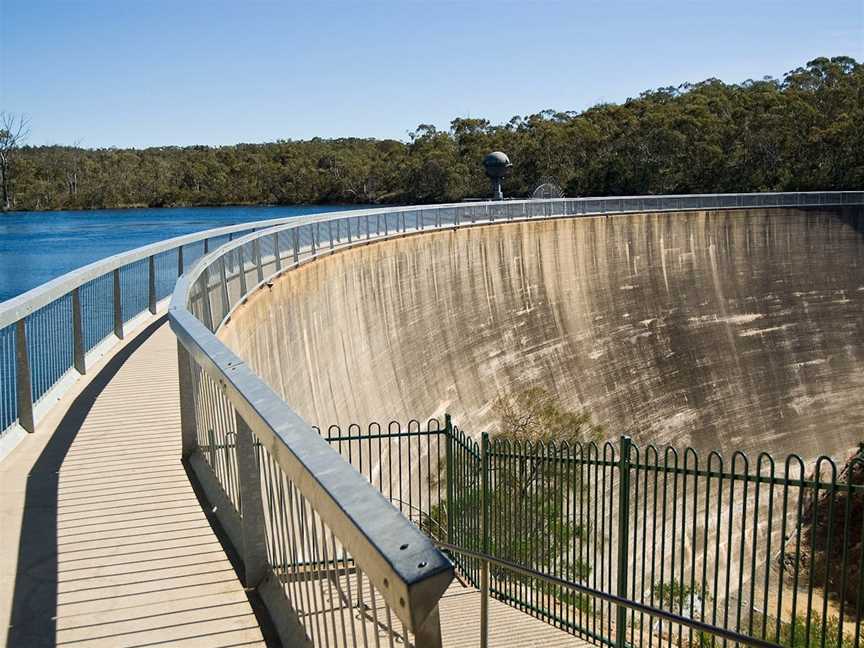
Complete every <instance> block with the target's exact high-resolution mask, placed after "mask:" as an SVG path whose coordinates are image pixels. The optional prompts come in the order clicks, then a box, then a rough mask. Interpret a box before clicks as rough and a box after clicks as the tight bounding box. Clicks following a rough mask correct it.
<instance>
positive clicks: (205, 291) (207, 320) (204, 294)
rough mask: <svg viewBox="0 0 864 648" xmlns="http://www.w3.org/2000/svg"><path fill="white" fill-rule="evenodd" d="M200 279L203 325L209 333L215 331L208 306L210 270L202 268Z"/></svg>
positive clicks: (211, 313) (209, 306) (211, 312)
mask: <svg viewBox="0 0 864 648" xmlns="http://www.w3.org/2000/svg"><path fill="white" fill-rule="evenodd" d="M201 279H202V282H201V283H202V290H201V298H202V300H203V302H204V325H205V326H206V327H207V328H208V330H210V331H211V332H212V331H214V330H215V328H214V323H213V308H212V306H211V305H210V268H209V267H207V268H204V272H202V273H201Z"/></svg>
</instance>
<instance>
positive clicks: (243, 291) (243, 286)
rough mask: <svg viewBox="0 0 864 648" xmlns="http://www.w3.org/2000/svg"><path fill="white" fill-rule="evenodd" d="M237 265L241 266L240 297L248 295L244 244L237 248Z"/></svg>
mask: <svg viewBox="0 0 864 648" xmlns="http://www.w3.org/2000/svg"><path fill="white" fill-rule="evenodd" d="M237 266H238V267H239V268H240V298H241V299H243V298H245V297H246V291H247V286H246V262H245V261H244V259H243V246H242V245H241V246H240V247H238V248H237Z"/></svg>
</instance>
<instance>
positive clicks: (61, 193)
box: [10, 56, 864, 209]
mask: <svg viewBox="0 0 864 648" xmlns="http://www.w3.org/2000/svg"><path fill="white" fill-rule="evenodd" d="M862 96H864V66H862V65H860V64H858V63H857V62H856V61H855V60H854V59H851V58H849V57H843V56H838V57H834V58H830V59H829V58H824V57H822V58H817V59H815V60H813V61H810V62H809V63H807V65H806V66H804V67H800V68H797V69H795V70H792V71H791V72H789V73H788V74H786V75H785V77H784V79H783V80H777V79H770V78H767V79H763V80H760V81H752V80H748V81H745V82H743V83H740V84H726V83H723V82H721V81H719V80H717V79H708V80H705V81H702V82H700V83H695V84H684V85H681V86H679V87H677V88H660V89H657V90H650V91H647V92H643V93H642V94H640V95H639V96H638V97H637V98H634V99H629V100H628V101H626V102H625V103H623V104H620V105H618V104H601V105H597V106H594V107H592V108H589V109H588V110H585V111H584V112H581V113H574V112H556V111H551V110H545V111H542V112H540V113H538V114H535V115H530V116H526V117H520V116H517V117H514V118H513V119H511V120H510V121H509V122H507V123H506V124H497V125H496V124H490V123H489V122H488V121H486V120H483V119H465V118H457V119H454V120H453V122H452V123H451V128H450V130H449V131H448V132H441V131H438V130H436V129H435V127H434V126H430V125H428V124H421V125H420V126H418V127H417V129H416V131H414V132H413V133H411V134H410V139H409V141H408V142H399V141H394V140H383V141H377V140H372V139H353V138H352V139H333V140H322V139H318V138H316V139H312V140H308V141H277V142H275V143H271V144H238V145H236V146H224V147H217V148H213V147H206V146H193V147H185V148H177V147H161V148H150V149H145V150H136V149H99V150H85V149H80V148H74V147H62V146H40V147H23V148H21V149H19V150H18V151H17V156H16V163H15V166H14V173H13V174H12V176H11V183H10V192H11V196H12V201H13V208H15V209H59V208H65V209H70V208H99V207H118V206H148V205H149V206H167V205H210V204H251V203H272V204H289V203H332V202H345V203H379V202H380V203H432V202H446V201H455V200H460V199H462V198H465V197H471V196H473V197H482V196H487V195H488V192H489V185H488V181H487V180H486V178H485V177H484V175H483V171H482V168H481V160H482V158H483V155H484V154H485V153H487V152H488V151H490V150H495V149H500V150H504V151H506V152H507V153H508V154H509V156H510V159H511V160H513V162H514V173H513V176H512V177H511V178H509V179H508V180H507V181H506V183H505V192H506V193H507V194H508V195H511V196H525V195H527V194H528V193H529V192H530V191H531V189H532V188H533V186H534V184H535V183H536V182H537V181H538V180H539V179H540V178H541V177H544V176H553V177H555V178H558V179H559V180H560V182H561V183H562V186H563V187H564V189H565V192H566V194H567V195H569V196H577V195H626V194H661V193H694V192H736V191H796V190H802V191H803V190H813V189H823V190H828V189H855V188H860V187H862V186H864V128H861V124H864V101H862V100H861V97H862ZM35 127H37V128H38V124H36V125H35Z"/></svg>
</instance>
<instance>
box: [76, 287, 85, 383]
mask: <svg viewBox="0 0 864 648" xmlns="http://www.w3.org/2000/svg"><path fill="white" fill-rule="evenodd" d="M72 364H73V366H74V367H75V371H77V372H78V373H79V374H81V375H82V376H83V375H84V374H86V373H87V356H86V351H85V350H84V315H83V311H82V308H81V288H80V287H79V288H75V289H74V290H73V291H72Z"/></svg>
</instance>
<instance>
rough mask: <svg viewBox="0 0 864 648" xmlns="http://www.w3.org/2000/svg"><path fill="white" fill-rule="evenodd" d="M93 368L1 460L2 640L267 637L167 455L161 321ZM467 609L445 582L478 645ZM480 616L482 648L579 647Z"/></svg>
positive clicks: (166, 368) (476, 603)
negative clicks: (485, 642)
mask: <svg viewBox="0 0 864 648" xmlns="http://www.w3.org/2000/svg"><path fill="white" fill-rule="evenodd" d="M95 370H96V371H98V374H96V375H95V377H94V378H93V379H92V381H91V382H90V383H89V384H88V385H86V386H85V387H83V389H81V388H79V389H78V393H73V394H70V395H69V396H67V403H68V405H67V407H66V409H65V411H59V412H57V413H56V414H55V415H54V419H53V420H52V419H50V418H49V419H48V420H47V421H46V422H45V424H44V425H42V426H41V429H40V430H39V431H38V432H37V434H36V435H34V436H33V437H30V438H28V439H27V440H26V441H25V443H22V444H21V446H19V447H18V449H16V451H15V453H13V454H12V455H11V456H10V457H8V458H7V460H6V461H4V462H3V463H2V464H0V483H2V491H3V495H2V498H0V616H2V617H4V618H7V619H10V623H9V625H8V627H6V626H0V645H7V646H10V648H40V647H42V646H45V647H49V646H55V645H56V646H69V647H74V648H79V647H80V648H90V647H92V648H101V647H110V648H121V647H126V648H132V647H144V646H172V647H175V646H176V647H178V648H182V647H187V646H202V647H205V646H206V647H207V648H219V647H222V648H227V647H229V646H265V645H266V643H265V641H264V638H263V637H262V631H261V629H260V626H259V622H258V619H257V618H256V615H255V613H254V612H253V609H252V606H251V604H250V601H249V598H248V597H247V595H246V593H245V591H244V590H243V587H242V586H241V585H240V582H239V581H238V579H237V576H236V573H235V571H234V568H233V567H232V564H231V563H230V562H229V560H228V558H227V557H226V555H225V551H224V550H223V548H222V546H221V544H220V542H219V539H218V538H217V537H216V535H215V534H214V532H213V530H212V529H211V527H210V524H209V522H208V520H207V517H206V516H205V513H204V512H203V510H202V508H201V505H200V504H199V501H198V499H197V497H196V495H195V492H194V491H193V488H192V486H191V484H190V482H189V479H188V477H187V474H186V471H185V470H184V468H183V466H182V464H181V463H180V460H179V458H180V420H179V403H178V396H177V351H176V342H175V340H174V337H173V334H172V333H171V331H170V329H169V328H168V326H167V324H166V323H165V321H164V318H162V319H160V320H159V321H157V322H156V323H155V324H153V325H151V326H150V328H149V329H147V330H145V331H144V332H142V333H141V334H139V335H138V336H137V337H135V338H134V339H133V340H131V341H128V342H127V343H126V345H125V346H124V347H122V348H121V349H120V350H119V351H118V352H117V353H116V355H115V356H114V357H113V358H111V359H110V360H109V361H108V362H107V363H106V364H105V365H104V366H102V367H98V368H96V369H95ZM60 409H62V408H58V410H60ZM479 610H480V595H479V593H478V592H477V591H476V590H473V589H464V588H462V587H461V586H460V585H458V584H457V583H454V585H453V586H452V587H451V588H450V590H449V591H448V592H447V594H446V595H445V597H444V599H442V602H441V615H442V629H443V635H444V645H445V646H448V647H449V646H458V647H460V648H461V647H463V646H465V647H468V646H471V647H474V646H477V645H479ZM490 619H491V621H492V622H491V623H490V635H491V636H490V645H491V646H494V647H501V648H503V647H505V646H519V647H523V646H524V647H526V648H527V647H533V646H537V647H539V646H580V645H586V644H585V643H584V642H582V641H581V640H578V639H575V638H573V637H571V636H570V635H567V634H565V633H563V632H561V631H560V630H556V629H555V628H553V627H551V626H549V625H547V624H545V623H543V622H542V621H538V620H537V619H534V618H532V617H529V616H527V615H525V614H523V613H522V612H519V611H517V610H515V609H513V608H511V607H509V606H506V605H504V604H501V603H499V602H497V601H490ZM7 633H8V635H7Z"/></svg>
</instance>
